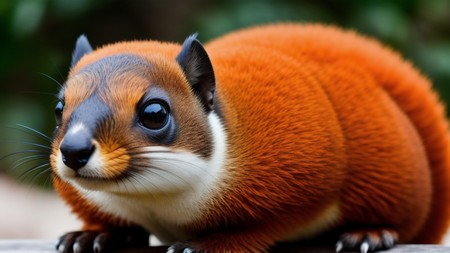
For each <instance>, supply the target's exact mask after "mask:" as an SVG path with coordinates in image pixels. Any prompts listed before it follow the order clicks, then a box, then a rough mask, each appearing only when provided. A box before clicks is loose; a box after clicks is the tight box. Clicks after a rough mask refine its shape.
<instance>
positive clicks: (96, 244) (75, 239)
mask: <svg viewBox="0 0 450 253" xmlns="http://www.w3.org/2000/svg"><path fill="white" fill-rule="evenodd" d="M110 238H111V236H110V235H109V234H108V233H104V232H98V231H77V232H70V233H67V234H65V235H63V236H61V237H60V238H59V242H58V244H57V245H56V249H57V250H58V251H59V252H60V253H71V252H73V253H83V252H94V253H99V252H104V250H105V249H106V248H107V245H108V241H109V239H110Z"/></svg>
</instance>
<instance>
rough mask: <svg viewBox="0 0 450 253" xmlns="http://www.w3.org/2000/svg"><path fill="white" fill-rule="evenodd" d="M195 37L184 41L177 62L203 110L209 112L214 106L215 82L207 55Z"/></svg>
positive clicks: (192, 36) (195, 35)
mask: <svg viewBox="0 0 450 253" xmlns="http://www.w3.org/2000/svg"><path fill="white" fill-rule="evenodd" d="M196 37H197V34H193V35H191V36H189V37H188V38H187V39H186V40H185V41H184V43H183V46H182V48H181V51H180V53H179V54H178V56H177V62H178V64H180V66H181V68H182V69H183V72H184V74H185V76H186V78H187V80H188V82H189V83H190V85H191V86H192V89H193V91H194V93H195V95H196V96H197V97H198V98H199V99H200V102H201V103H202V105H203V108H204V109H205V111H206V112H210V111H212V110H213V106H214V93H215V89H216V80H215V77H214V70H213V67H212V64H211V61H210V60H209V57H208V54H207V53H206V51H205V49H204V48H203V46H202V44H201V43H200V41H198V40H197V38H196Z"/></svg>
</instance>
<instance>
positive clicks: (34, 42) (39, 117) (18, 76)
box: [0, 0, 450, 237]
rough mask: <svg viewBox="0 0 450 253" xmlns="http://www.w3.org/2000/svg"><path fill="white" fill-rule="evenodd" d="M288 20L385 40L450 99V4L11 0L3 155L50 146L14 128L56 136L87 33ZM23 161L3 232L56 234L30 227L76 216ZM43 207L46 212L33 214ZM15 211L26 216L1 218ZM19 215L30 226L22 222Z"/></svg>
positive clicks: (136, 34)
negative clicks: (59, 99) (58, 112)
mask: <svg viewBox="0 0 450 253" xmlns="http://www.w3.org/2000/svg"><path fill="white" fill-rule="evenodd" d="M281 21H295V22H321V23H326V24H333V25H338V26H341V27H345V28H348V29H354V30H356V31H359V32H360V33H362V34H365V35H367V36H371V37H374V38H377V39H378V40H380V41H382V42H383V43H385V44H387V45H388V46H390V47H392V48H393V49H395V50H397V51H399V52H400V53H401V54H402V55H404V56H405V58H406V59H408V60H410V61H412V62H413V63H414V64H415V65H416V66H417V67H418V68H419V69H420V70H421V71H422V72H423V73H424V74H425V75H427V76H428V77H429V78H430V79H431V80H432V82H433V83H434V87H435V88H436V90H437V91H438V92H439V93H440V95H441V98H442V99H443V100H444V101H450V1H448V0H390V1H389V0H372V1H370V0H367V1H363V0H343V1H331V0H316V1H304V0H298V1H294V0H291V1H289V0H245V1H244V0H215V1H207V0H165V1H161V0H111V1H107V0H76V1H74V0H2V1H0V125H1V128H0V129H2V130H1V131H0V139H1V140H6V142H1V145H0V156H3V155H5V154H9V153H11V152H14V151H17V150H23V149H31V148H32V147H30V146H27V145H25V144H24V143H17V142H14V141H12V140H17V139H21V140H27V141H43V143H44V144H45V141H44V140H42V139H40V138H35V137H33V136H32V135H30V134H24V133H23V131H20V130H17V129H16V130H15V129H13V128H11V127H10V126H14V125H15V124H17V123H20V124H24V125H27V126H31V127H33V128H35V129H37V130H39V131H42V132H43V133H45V134H48V135H51V133H52V129H53V128H54V116H53V111H54V106H55V104H56V98H55V97H54V96H53V95H52V94H55V93H56V92H57V91H58V87H59V84H58V83H64V80H65V77H66V75H67V72H68V66H69V62H70V57H71V53H72V50H73V47H74V43H75V40H76V38H77V37H78V36H79V35H80V34H86V35H87V36H88V38H89V40H90V42H91V44H92V45H93V46H94V47H96V46H101V45H104V44H106V43H112V42H116V41H121V40H135V39H157V40H168V41H176V42H182V41H183V40H184V38H185V37H186V36H187V35H189V34H191V33H193V32H199V34H200V35H199V38H200V40H202V41H208V40H209V39H211V38H214V37H216V36H219V35H221V34H223V33H225V32H228V31H231V30H235V29H238V28H241V27H245V26H249V25H253V24H262V23H272V22H281ZM336 43H339V42H338V41H337V42H336ZM446 103H447V102H446ZM47 144H48V143H47ZM21 157H23V154H22V155H20V154H19V155H13V156H9V157H6V158H5V157H3V159H1V160H0V179H1V180H9V181H1V180H0V203H1V204H0V230H1V228H2V226H3V228H4V229H3V230H6V228H7V226H6V225H5V224H6V222H9V223H13V224H15V225H12V227H15V230H17V231H15V232H14V233H13V232H11V231H12V230H11V229H10V228H8V229H9V233H3V234H2V232H1V231H0V237H2V236H3V237H5V236H6V237H8V236H10V237H21V236H30V237H42V236H52V234H51V233H44V232H42V231H37V232H35V233H28V232H29V230H32V227H31V226H32V225H33V224H34V223H36V221H37V220H41V219H43V220H44V221H45V219H46V218H47V216H48V219H51V220H52V221H54V222H52V223H57V222H60V221H61V222H63V223H64V224H65V223H66V220H65V218H58V216H57V215H56V213H57V212H58V210H60V209H61V206H62V205H61V204H60V203H59V202H58V203H57V202H55V201H57V200H54V195H53V194H52V192H51V188H50V187H46V186H42V185H45V183H46V179H47V178H48V177H46V176H45V175H44V176H37V175H36V174H34V175H33V173H31V174H29V175H28V176H25V177H23V176H21V175H23V173H24V172H25V170H26V169H29V168H32V167H33V166H35V165H36V164H39V162H40V161H30V162H26V163H24V164H22V165H21V166H18V167H17V166H16V167H17V168H14V169H11V168H12V167H15V165H18V163H17V162H16V163H14V162H15V161H17V160H18V159H20V158H21ZM22 161H25V160H22ZM8 168H9V169H8ZM9 178H14V179H13V181H14V182H18V181H22V180H18V179H23V178H25V180H24V181H33V182H35V184H34V186H28V184H27V186H25V187H26V188H25V189H27V190H25V191H24V193H25V197H23V196H22V195H20V196H19V195H17V196H16V195H14V194H17V192H22V191H21V190H19V189H22V186H21V185H22V184H21V183H12V184H11V183H7V182H10V181H11V179H9ZM28 183H29V182H28ZM2 187H3V188H2ZM40 189H43V190H40ZM42 191H43V192H42ZM2 198H3V199H6V198H8V199H6V200H3V201H2ZM36 200H37V201H36ZM52 201H53V202H52ZM22 202H24V203H22ZM18 203H21V204H23V205H21V204H18ZM52 204H54V205H55V206H52ZM39 206H42V207H43V208H41V209H42V212H43V213H42V214H32V212H36V211H37V210H38V209H39V208H38V207H39ZM46 211H47V213H48V214H50V215H48V214H45V212H46ZM61 212H62V213H64V212H67V210H63V211H61ZM14 214H16V216H18V217H19V218H17V220H14V219H3V220H2V218H1V217H10V216H11V215H14ZM45 215H47V216H45ZM33 218H34V219H33ZM19 221H20V223H24V224H29V225H28V227H26V226H25V225H24V227H25V228H21V227H19V228H17V227H18V225H17V224H18V222H19ZM2 222H3V224H2ZM14 222H15V223H14ZM46 224H48V222H47V223H46ZM43 233H44V234H43Z"/></svg>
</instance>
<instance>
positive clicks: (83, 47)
mask: <svg viewBox="0 0 450 253" xmlns="http://www.w3.org/2000/svg"><path fill="white" fill-rule="evenodd" d="M92 51H93V50H92V47H91V44H89V41H88V39H87V38H86V36H85V35H81V36H80V37H78V39H77V43H76V44H75V50H74V51H73V54H72V62H71V63H70V67H71V68H72V67H74V66H75V65H76V64H77V62H78V61H79V60H80V59H81V57H83V56H84V55H86V54H88V53H90V52H92Z"/></svg>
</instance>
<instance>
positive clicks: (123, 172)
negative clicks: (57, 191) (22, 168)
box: [51, 36, 224, 193]
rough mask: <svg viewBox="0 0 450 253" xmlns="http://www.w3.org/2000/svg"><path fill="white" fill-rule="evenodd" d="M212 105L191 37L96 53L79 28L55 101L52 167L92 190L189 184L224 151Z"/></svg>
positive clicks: (209, 76)
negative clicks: (67, 75)
mask: <svg viewBox="0 0 450 253" xmlns="http://www.w3.org/2000/svg"><path fill="white" fill-rule="evenodd" d="M214 103H215V77H214V72H213V68H212V65H211V62H210V59H209V57H208V55H207V53H206V51H205V49H204V48H203V46H202V45H201V43H200V42H199V41H198V40H197V39H196V37H195V36H190V37H188V38H187V39H186V40H185V42H184V44H183V45H182V46H181V48H180V47H179V46H178V45H175V44H167V43H160V42H155V41H148V42H127V43H118V44H113V45H109V46H106V47H104V48H101V49H98V50H96V51H93V50H92V47H91V46H90V44H89V42H88V40H87V39H86V37H85V36H81V37H80V38H79V39H78V41H77V43H76V48H75V51H74V53H73V58H72V66H71V71H70V74H69V77H68V79H67V81H66V83H65V84H64V87H63V88H62V89H61V91H60V93H59V102H58V103H57V105H56V109H55V115H56V122H57V126H56V130H55V134H54V139H53V142H52V154H51V166H52V170H53V172H54V174H55V175H56V177H58V178H60V179H61V180H62V181H64V182H66V183H69V184H71V185H73V186H76V187H81V188H85V189H92V190H102V191H111V192H122V193H123V192H172V191H177V190H183V189H184V188H186V187H191V185H192V184H194V183H198V182H201V181H202V180H204V179H205V177H206V176H205V175H211V173H212V174H213V173H214V172H212V171H211V169H210V168H211V167H215V166H214V165H213V164H214V163H221V159H222V157H223V155H222V154H221V153H223V148H224V147H223V145H224V140H216V139H215V137H214V136H215V135H216V136H217V134H219V135H221V134H222V132H221V130H220V129H221V127H220V122H219V120H218V118H217V115H216V114H215V113H214ZM218 128H219V130H218ZM217 131H218V132H217ZM216 132H217V133H216ZM219 167H220V166H219Z"/></svg>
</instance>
